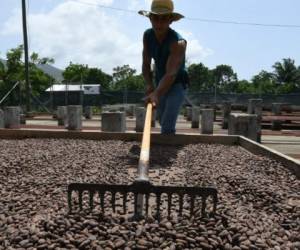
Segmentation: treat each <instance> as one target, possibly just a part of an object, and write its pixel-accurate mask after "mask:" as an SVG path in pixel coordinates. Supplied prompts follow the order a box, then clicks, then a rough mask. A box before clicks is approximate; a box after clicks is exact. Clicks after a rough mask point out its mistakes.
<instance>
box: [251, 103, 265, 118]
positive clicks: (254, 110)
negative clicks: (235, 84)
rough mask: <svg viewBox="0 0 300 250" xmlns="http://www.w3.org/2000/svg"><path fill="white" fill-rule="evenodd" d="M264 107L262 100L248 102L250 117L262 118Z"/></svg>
mask: <svg viewBox="0 0 300 250" xmlns="http://www.w3.org/2000/svg"><path fill="white" fill-rule="evenodd" d="M262 106H263V100H262V99H249V100H248V112H247V113H248V114H250V115H253V114H255V115H257V117H258V118H261V117H262Z"/></svg>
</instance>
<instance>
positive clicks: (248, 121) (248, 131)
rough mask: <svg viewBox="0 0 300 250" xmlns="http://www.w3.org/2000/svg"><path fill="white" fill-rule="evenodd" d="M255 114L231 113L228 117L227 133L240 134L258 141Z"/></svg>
mask: <svg viewBox="0 0 300 250" xmlns="http://www.w3.org/2000/svg"><path fill="white" fill-rule="evenodd" d="M257 127H258V122H257V115H250V114H231V115H230V117H229V124H228V134H229V135H242V136H245V137H247V138H249V139H251V140H253V141H258V139H259V138H258V136H259V135H258V134H257V130H258V128H257Z"/></svg>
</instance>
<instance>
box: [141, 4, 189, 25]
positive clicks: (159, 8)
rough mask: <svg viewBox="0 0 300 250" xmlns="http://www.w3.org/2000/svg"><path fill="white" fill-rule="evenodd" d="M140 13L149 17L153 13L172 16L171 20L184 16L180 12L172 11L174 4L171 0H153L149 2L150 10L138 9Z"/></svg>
mask: <svg viewBox="0 0 300 250" xmlns="http://www.w3.org/2000/svg"><path fill="white" fill-rule="evenodd" d="M138 13H139V14H140V15H143V16H146V17H149V16H150V14H154V15H167V14H170V15H171V16H172V20H173V21H178V20H179V19H181V18H183V17H184V16H183V15H181V14H180V13H176V12H174V4H173V1H172V0H153V1H152V4H151V11H146V10H140V11H139V12H138Z"/></svg>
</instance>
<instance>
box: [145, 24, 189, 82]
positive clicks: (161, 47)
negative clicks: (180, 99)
mask: <svg viewBox="0 0 300 250" xmlns="http://www.w3.org/2000/svg"><path fill="white" fill-rule="evenodd" d="M144 38H145V41H146V44H147V49H148V51H147V52H148V54H149V56H150V57H151V58H153V59H154V62H155V84H156V85H158V84H159V81H160V80H161V79H162V77H163V76H164V75H165V73H166V66H167V61H168V58H169V55H170V48H171V44H172V43H173V42H177V41H180V40H185V39H184V38H182V36H181V35H180V34H179V33H177V32H176V31H175V30H173V29H171V28H169V30H168V34H167V36H166V37H165V39H164V40H163V42H162V43H159V42H158V40H157V38H156V36H155V33H154V30H153V29H152V28H151V29H148V30H146V31H145V33H144ZM175 83H182V84H183V85H184V87H186V85H187V84H188V82H187V71H186V68H185V57H184V59H183V61H182V63H181V65H180V67H179V70H178V72H177V75H176V78H175V81H174V83H173V84H175Z"/></svg>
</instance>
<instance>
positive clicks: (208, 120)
mask: <svg viewBox="0 0 300 250" xmlns="http://www.w3.org/2000/svg"><path fill="white" fill-rule="evenodd" d="M213 130H214V110H213V109H201V134H213Z"/></svg>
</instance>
